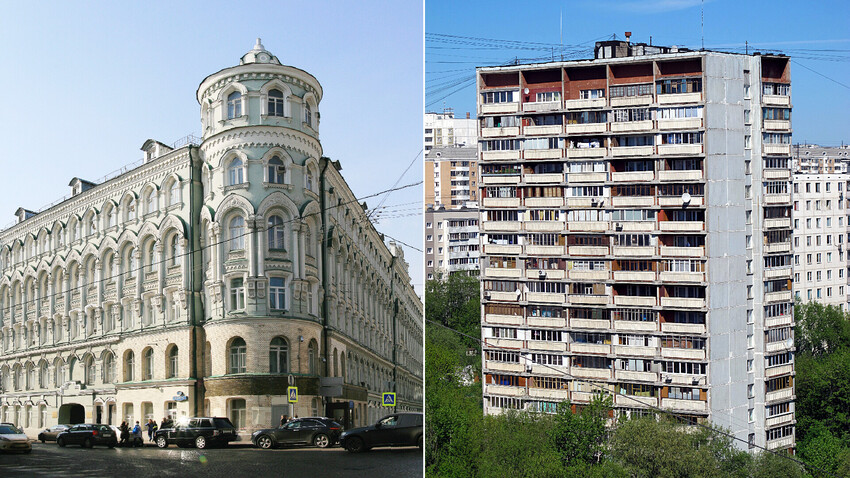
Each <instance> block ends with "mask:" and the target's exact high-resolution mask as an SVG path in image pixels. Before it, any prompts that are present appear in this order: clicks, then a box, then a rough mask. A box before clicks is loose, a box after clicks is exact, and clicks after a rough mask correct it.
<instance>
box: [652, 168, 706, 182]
mask: <svg viewBox="0 0 850 478" xmlns="http://www.w3.org/2000/svg"><path fill="white" fill-rule="evenodd" d="M702 179H703V175H702V170H699V169H684V170H673V169H668V170H662V171H658V180H659V181H701V180H702Z"/></svg>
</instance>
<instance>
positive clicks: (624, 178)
mask: <svg viewBox="0 0 850 478" xmlns="http://www.w3.org/2000/svg"><path fill="white" fill-rule="evenodd" d="M653 179H655V172H654V171H623V172H619V171H616V172H612V173H611V181H613V182H615V183H619V182H623V183H627V182H629V183H630V182H638V181H652V180H653Z"/></svg>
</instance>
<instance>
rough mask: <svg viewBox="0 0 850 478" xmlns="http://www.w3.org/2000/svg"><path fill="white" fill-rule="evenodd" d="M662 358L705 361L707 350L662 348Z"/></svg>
mask: <svg viewBox="0 0 850 478" xmlns="http://www.w3.org/2000/svg"><path fill="white" fill-rule="evenodd" d="M661 357H663V358H669V359H685V360H705V350H699V349H678V348H668V347H662V348H661Z"/></svg>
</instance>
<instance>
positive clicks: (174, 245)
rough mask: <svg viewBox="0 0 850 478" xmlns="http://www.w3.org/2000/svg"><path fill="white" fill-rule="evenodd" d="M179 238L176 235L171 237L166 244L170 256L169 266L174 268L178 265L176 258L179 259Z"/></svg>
mask: <svg viewBox="0 0 850 478" xmlns="http://www.w3.org/2000/svg"><path fill="white" fill-rule="evenodd" d="M179 239H180V238H179V236H178V235H177V234H175V235H173V236H171V241H169V244H168V255H169V256H171V265H172V266H176V265H177V264H178V258H179V257H180V242H179Z"/></svg>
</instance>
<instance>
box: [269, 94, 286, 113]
mask: <svg viewBox="0 0 850 478" xmlns="http://www.w3.org/2000/svg"><path fill="white" fill-rule="evenodd" d="M283 101H284V100H283V92H281V91H280V90H269V116H283V111H284V110H283Z"/></svg>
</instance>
